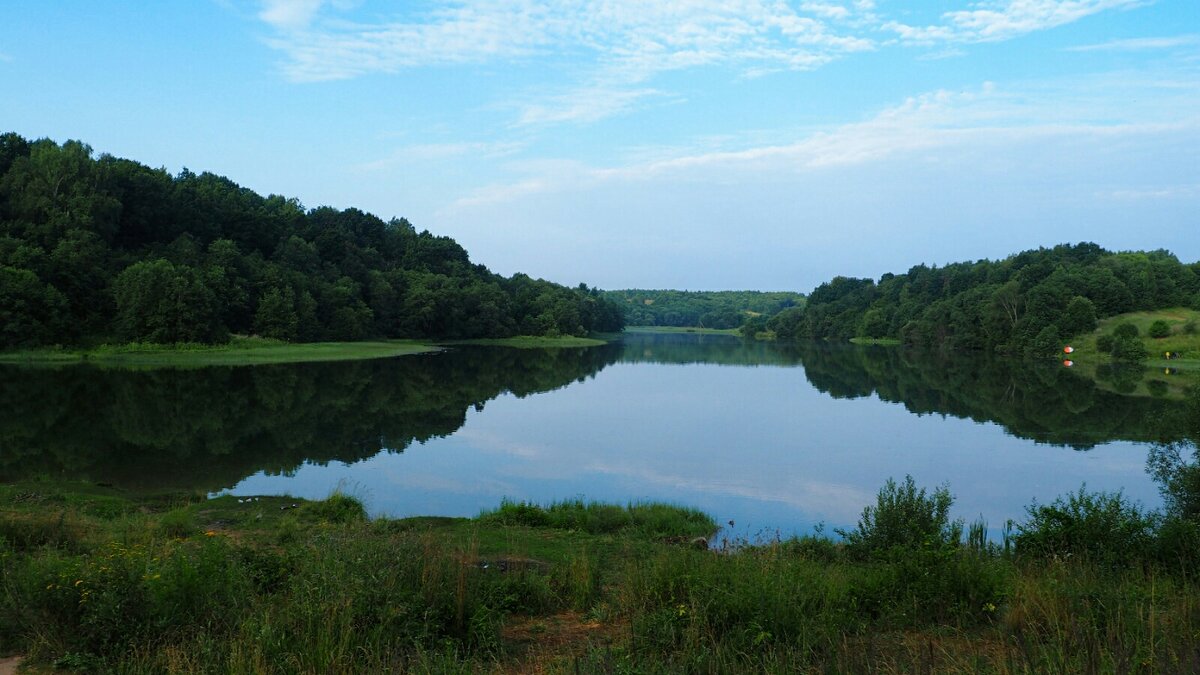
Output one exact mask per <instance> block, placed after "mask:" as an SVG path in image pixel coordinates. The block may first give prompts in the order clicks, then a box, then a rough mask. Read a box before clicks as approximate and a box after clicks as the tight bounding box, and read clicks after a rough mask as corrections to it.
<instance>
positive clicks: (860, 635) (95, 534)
mask: <svg viewBox="0 0 1200 675" xmlns="http://www.w3.org/2000/svg"><path fill="white" fill-rule="evenodd" d="M1078 497H1079V499H1081V500H1082V501H1078V500H1076V496H1072V498H1071V500H1067V501H1062V502H1056V503H1055V504H1053V505H1049V506H1048V507H1042V508H1043V509H1044V508H1052V509H1057V510H1052V511H1050V512H1044V511H1034V512H1031V520H1030V522H1029V523H1026V524H1023V526H1020V527H1018V528H1017V529H1016V530H1015V531H1014V534H1013V536H1012V537H1011V538H1010V539H1008V540H1006V541H1005V542H1004V543H988V542H985V541H983V539H982V537H981V535H980V533H979V530H978V529H972V530H971V531H969V532H968V533H967V534H966V535H965V536H964V535H963V533H962V529H961V527H960V526H959V525H958V524H957V523H952V522H949V521H947V519H946V516H945V512H944V510H943V509H941V508H940V506H939V505H940V504H943V503H944V505H945V506H946V507H948V506H949V502H948V501H947V500H948V499H949V497H948V495H944V496H943V494H942V492H941V491H935V492H934V493H933V494H932V495H926V494H925V492H924V491H923V490H922V491H920V492H917V491H916V490H915V488H914V487H913V486H912V485H911V483H905V484H901V485H896V484H889V486H887V487H885V488H884V490H883V491H881V494H880V500H879V502H878V504H877V505H875V506H873V507H872V508H871V509H868V510H867V511H866V512H864V519H863V521H862V522H860V524H859V527H858V528H856V529H855V530H853V531H851V532H848V533H846V537H845V539H844V540H843V541H841V542H834V541H832V540H829V539H824V538H817V537H809V538H801V539H794V540H788V541H772V542H757V543H751V542H745V543H743V544H742V545H740V546H738V547H736V548H726V549H725V550H722V551H712V550H707V549H704V548H703V546H702V545H701V544H700V543H699V542H697V540H696V538H697V537H700V536H703V535H705V534H707V533H709V532H711V531H712V530H713V529H715V525H714V523H713V522H712V520H711V519H710V518H708V517H707V516H705V515H703V514H701V513H698V512H696V511H693V510H690V509H685V508H680V507H676V506H670V505H661V504H640V505H631V506H627V507H622V506H613V505H603V504H588V503H583V502H579V501H568V502H562V503H559V504H553V505H549V506H545V507H542V506H536V505H531V504H524V503H513V502H506V503H504V504H502V505H501V506H500V507H499V508H497V509H496V510H495V511H491V512H487V513H484V514H481V515H480V516H479V517H477V518H472V519H464V518H410V519H400V520H390V519H377V520H373V521H369V520H367V519H366V518H365V517H364V511H363V507H362V505H361V503H360V502H359V501H357V500H356V499H354V498H352V497H347V496H345V495H340V494H335V495H333V496H331V497H330V498H329V499H327V500H325V501H320V502H305V501H302V500H296V499H291V498H286V497H260V498H252V499H246V498H242V499H239V498H235V497H228V496H227V497H220V498H217V499H212V500H205V499H203V498H202V497H195V496H188V495H161V496H157V497H151V498H140V499H133V498H130V497H128V496H125V495H123V494H121V493H117V492H115V491H112V490H109V489H105V488H99V487H95V486H91V487H64V486H58V485H53V484H49V483H29V484H23V485H10V486H2V487H0V656H3V655H5V654H7V653H20V654H23V655H26V656H28V657H29V659H30V662H31V663H33V664H34V665H40V666H54V667H57V668H60V669H64V670H74V671H77V672H115V673H151V672H173V673H206V672H265V673H274V672H279V673H324V672H372V673H374V672H455V673H464V672H535V671H537V672H562V673H579V672H582V673H614V672H639V673H640V672H651V673H677V672H685V673H686V672H697V673H700V672H730V671H753V672H794V671H797V670H799V671H825V672H854V671H864V672H865V671H868V670H871V671H888V672H918V671H919V672H962V671H973V672H1003V673H1009V672H1045V671H1059V672H1089V671H1092V672H1123V671H1138V672H1195V670H1196V668H1197V667H1198V666H1200V649H1198V647H1197V644H1198V643H1197V641H1196V637H1195V636H1196V635H1197V632H1198V631H1200V584H1198V583H1197V578H1196V569H1197V568H1196V566H1195V563H1196V562H1197V557H1196V551H1197V550H1200V546H1197V544H1196V532H1195V527H1194V525H1190V526H1189V525H1181V524H1180V523H1179V522H1175V524H1174V525H1172V526H1171V527H1174V528H1176V529H1175V530H1172V531H1171V532H1173V534H1172V533H1171V532H1167V531H1165V530H1164V529H1163V528H1164V527H1165V526H1164V525H1163V524H1162V523H1158V524H1155V523H1153V522H1151V521H1150V520H1147V519H1146V517H1145V514H1141V513H1140V512H1138V511H1137V510H1136V509H1135V508H1133V507H1130V506H1129V505H1128V504H1126V503H1124V502H1122V501H1121V500H1120V499H1119V498H1115V497H1113V496H1107V497H1106V496H1103V495H1101V496H1095V495H1084V494H1082V493H1081V495H1079V496H1078ZM1113 499H1116V501H1115V502H1113ZM1164 522H1165V521H1164ZM1189 527H1190V529H1189Z"/></svg>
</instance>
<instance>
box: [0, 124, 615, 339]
mask: <svg viewBox="0 0 1200 675" xmlns="http://www.w3.org/2000/svg"><path fill="white" fill-rule="evenodd" d="M622 325H623V324H622V315H621V311H620V308H618V307H617V306H616V305H615V304H613V303H612V302H610V301H608V300H605V299H604V298H602V297H601V296H600V294H599V292H598V291H596V290H591V289H588V288H587V287H586V286H584V285H580V286H579V287H578V288H567V287H565V286H560V285H558V284H554V283H551V282H548V281H542V280H537V279H531V278H529V277H528V276H526V275H523V274H516V275H514V276H512V277H511V278H504V277H501V276H499V275H497V274H493V273H492V272H490V271H488V269H487V268H485V267H484V266H482V265H476V264H472V263H471V261H470V259H469V258H468V256H467V252H466V251H465V250H463V248H462V247H461V246H459V245H458V244H457V243H456V242H455V241H454V240H453V239H450V238H449V237H439V236H435V235H433V234H430V233H429V232H427V231H420V232H419V231H417V229H416V228H415V227H413V226H412V224H410V223H409V222H408V221H406V220H404V219H402V218H401V219H396V218H393V219H392V220H389V221H384V220H382V219H380V218H378V217H376V216H373V215H371V214H369V213H364V212H362V211H359V210H358V209H353V208H351V209H345V210H342V211H339V210H337V209H333V208H329V207H320V208H316V209H305V208H304V207H303V206H302V205H301V204H300V202H299V201H297V200H295V199H288V198H285V197H281V196H278V195H271V196H269V197H263V196H261V195H258V194H256V193H255V192H253V191H251V190H249V189H247V188H243V187H241V186H239V185H237V184H236V183H234V182H233V181H231V180H229V179H228V178H224V177H222V176H217V175H214V174H211V173H201V174H195V173H192V172H191V171H188V170H186V169H185V170H183V171H182V172H181V173H179V174H178V175H176V176H172V175H170V174H168V173H167V172H166V171H165V170H163V169H152V168H150V167H148V166H145V165H143V164H139V163H138V162H135V161H132V160H128V159H120V158H116V157H112V156H110V155H100V156H99V157H93V156H92V150H91V148H90V147H88V146H87V145H84V144H83V143H80V142H78V141H68V142H66V143H63V144H62V145H59V144H58V143H55V142H54V141H51V140H48V139H43V140H38V141H28V140H26V139H24V138H22V137H21V136H19V135H17V134H13V133H9V134H3V135H0V348H9V347H15V346H22V347H24V346H39V345H53V344H62V345H72V344H79V343H96V342H101V341H137V342H142V341H146V342H162V343H174V342H206V343H213V342H223V341H225V340H227V339H228V336H229V334H230V333H239V334H258V335H262V336H265V337H273V338H279V339H284V340H291V341H302V342H308V341H318V340H357V339H362V338H368V337H410V338H478V337H509V336H513V335H518V334H523V335H560V334H576V335H582V334H585V333H588V332H592V331H614V330H620V329H621V327H622Z"/></svg>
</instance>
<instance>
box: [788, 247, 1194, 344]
mask: <svg viewBox="0 0 1200 675" xmlns="http://www.w3.org/2000/svg"><path fill="white" fill-rule="evenodd" d="M1182 306H1186V307H1192V308H1196V309H1200V263H1191V264H1184V263H1181V262H1180V261H1179V259H1178V258H1176V257H1175V256H1174V255H1172V254H1171V253H1169V252H1167V251H1150V252H1140V251H1134V252H1122V253H1112V252H1110V251H1106V250H1104V249H1103V248H1100V247H1099V246H1097V245H1096V244H1092V243H1081V244H1077V245H1066V244H1064V245H1061V246H1055V247H1054V248H1039V249H1037V250H1030V251H1025V252H1022V253H1018V254H1016V255H1013V256H1010V257H1008V258H1005V259H1004V260H998V261H991V260H980V261H977V262H964V263H956V264H952V265H946V266H945V267H940V268H939V267H936V266H935V267H929V266H926V265H917V266H916V267H913V268H912V269H910V270H908V272H905V273H903V274H884V275H883V276H882V277H880V278H879V280H878V281H874V280H872V279H854V278H848V277H836V278H834V279H833V280H831V281H829V282H826V283H824V284H821V285H820V286H819V287H817V289H816V290H814V291H813V292H812V294H811V295H809V296H808V303H807V305H806V306H805V307H804V308H803V309H791V310H786V311H784V312H782V313H780V314H778V315H776V316H775V317H774V318H773V319H771V321H770V322H768V328H769V329H770V330H773V331H774V332H775V334H776V336H777V337H779V338H781V339H789V338H844V339H848V338H853V337H868V338H884V337H893V338H900V339H902V340H903V341H904V342H906V343H909V344H914V345H924V346H935V347H952V348H963V349H983V350H994V351H1002V352H1010V353H1022V354H1026V355H1030V356H1037V355H1048V354H1050V353H1052V352H1054V351H1056V350H1057V349H1058V348H1059V347H1060V346H1061V341H1062V340H1063V339H1064V338H1066V337H1068V336H1071V335H1077V334H1080V333H1084V332H1088V331H1091V330H1093V329H1094V328H1095V327H1096V322H1097V320H1098V319H1102V318H1105V317H1109V316H1114V315H1116V314H1121V313H1124V312H1131V311H1140V310H1152V309H1161V308H1166V307H1182Z"/></svg>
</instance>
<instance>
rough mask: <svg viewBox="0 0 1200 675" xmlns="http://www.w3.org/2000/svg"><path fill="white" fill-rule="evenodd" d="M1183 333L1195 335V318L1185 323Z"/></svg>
mask: <svg viewBox="0 0 1200 675" xmlns="http://www.w3.org/2000/svg"><path fill="white" fill-rule="evenodd" d="M1183 334H1184V335H1195V334H1196V320H1195V319H1192V320H1191V321H1188V322H1187V323H1185V324H1183Z"/></svg>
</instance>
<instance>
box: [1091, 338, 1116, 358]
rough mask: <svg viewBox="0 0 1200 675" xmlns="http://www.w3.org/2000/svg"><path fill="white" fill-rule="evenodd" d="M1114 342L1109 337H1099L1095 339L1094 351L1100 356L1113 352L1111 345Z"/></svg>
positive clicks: (1114, 341)
mask: <svg viewBox="0 0 1200 675" xmlns="http://www.w3.org/2000/svg"><path fill="white" fill-rule="evenodd" d="M1115 343H1116V340H1115V339H1114V338H1113V336H1111V335H1101V336H1100V337H1098V338H1096V350H1097V351H1099V352H1100V353H1102V354H1108V353H1110V352H1112V350H1113V344H1115Z"/></svg>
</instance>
